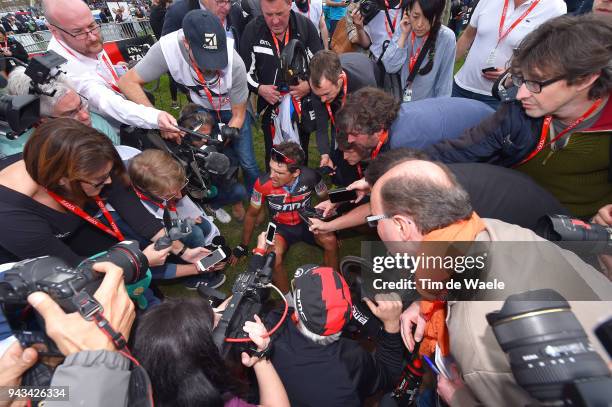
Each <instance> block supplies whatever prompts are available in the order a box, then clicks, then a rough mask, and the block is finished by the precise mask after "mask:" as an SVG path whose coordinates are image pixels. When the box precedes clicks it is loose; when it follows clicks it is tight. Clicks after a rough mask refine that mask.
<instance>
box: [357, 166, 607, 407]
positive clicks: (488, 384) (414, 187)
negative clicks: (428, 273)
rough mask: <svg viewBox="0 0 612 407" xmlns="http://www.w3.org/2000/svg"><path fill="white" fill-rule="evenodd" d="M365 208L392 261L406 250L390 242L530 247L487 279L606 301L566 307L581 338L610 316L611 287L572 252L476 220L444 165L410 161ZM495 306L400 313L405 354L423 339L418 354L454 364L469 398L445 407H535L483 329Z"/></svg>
mask: <svg viewBox="0 0 612 407" xmlns="http://www.w3.org/2000/svg"><path fill="white" fill-rule="evenodd" d="M370 205H371V209H372V215H371V216H369V217H368V222H369V224H370V225H371V226H375V227H376V229H377V231H378V235H379V236H380V238H381V239H382V240H383V241H384V242H385V245H386V246H387V248H388V249H389V250H390V252H391V253H392V254H395V253H399V254H401V253H407V251H408V250H409V248H407V247H404V246H402V245H398V244H396V243H393V242H422V243H426V242H457V241H462V242H470V241H475V242H533V246H532V250H536V251H538V253H535V252H533V253H532V252H530V251H529V252H524V253H522V255H521V257H517V256H516V255H514V256H513V257H512V260H513V262H508V259H507V258H504V256H500V253H501V252H499V251H497V252H491V256H489V258H488V259H487V262H488V269H487V272H488V275H489V278H492V277H493V276H495V277H497V278H499V279H501V280H503V281H506V282H507V284H509V285H512V286H514V287H515V288H516V289H521V291H523V290H528V289H529V290H534V289H540V288H549V289H554V290H556V291H558V292H559V293H560V294H562V295H563V296H565V297H566V298H584V299H586V298H589V299H603V300H607V301H588V302H586V301H574V302H572V308H573V310H574V312H575V314H576V315H577V317H578V319H579V320H580V322H581V323H582V324H583V325H584V326H585V328H586V330H587V331H591V329H592V327H593V326H594V324H595V322H596V321H597V319H598V318H599V317H602V316H605V315H607V313H609V310H610V302H609V300H610V299H611V298H612V283H610V281H608V280H607V278H605V277H604V276H603V275H601V273H599V272H598V271H597V270H595V269H593V268H592V267H591V266H589V265H587V264H586V263H584V262H582V261H581V260H580V259H579V258H578V257H577V256H576V255H575V254H573V253H572V252H569V251H567V250H563V249H561V248H559V247H558V246H555V245H553V244H552V243H546V241H545V240H543V239H541V238H539V237H538V236H536V235H535V234H534V233H533V232H531V231H529V230H527V229H523V228H520V227H518V226H516V225H511V224H508V223H505V222H502V221H498V220H494V219H482V218H480V217H479V216H478V214H477V213H476V212H474V211H473V209H472V206H471V203H470V199H469V196H468V194H467V192H466V191H465V190H464V189H463V188H462V187H461V186H460V185H459V184H458V183H457V180H456V179H455V177H454V176H453V175H452V173H451V172H450V171H449V170H448V169H447V168H446V167H445V166H444V165H443V164H437V163H432V162H426V161H419V160H414V161H409V162H404V163H402V164H399V165H397V166H395V167H393V168H391V169H390V170H389V171H387V172H386V173H385V174H384V175H383V176H381V177H380V178H379V179H378V180H377V181H376V183H375V184H374V186H373V188H372V195H371V201H370ZM537 242H539V243H537ZM421 247H422V249H421V250H427V249H425V248H424V247H425V246H421ZM436 247H439V246H436ZM491 247H492V246H491ZM544 247H545V248H546V249H544ZM539 250H546V252H547V253H548V255H547V256H548V257H549V258H550V259H551V260H554V262H555V263H554V264H551V263H546V262H545V261H544V257H543V256H545V255H544V252H542V253H539ZM495 253H497V254H498V255H497V256H496V255H495ZM511 263H512V264H511ZM555 265H558V266H561V267H555ZM566 266H569V267H566ZM453 271H454V270H452V269H449V270H447V273H449V274H446V273H445V274H444V275H443V277H441V281H444V280H445V278H449V277H450V276H452V275H453ZM419 272H420V270H417V278H419ZM419 292H420V293H421V294H422V295H424V296H426V297H425V298H432V297H431V296H430V295H433V294H435V293H434V292H432V291H431V290H429V289H427V288H424V289H423V288H422V289H421V290H419ZM489 295H490V293H488V292H484V291H476V292H474V293H473V297H472V298H473V299H474V300H487V299H490V298H491V297H488V296H489ZM440 305H441V306H440ZM501 305H502V302H501V301H497V302H495V301H488V302H483V301H449V302H448V303H445V302H443V303H439V302H435V301H430V300H426V299H423V300H420V301H416V302H414V303H413V304H411V305H410V306H409V308H408V309H407V310H406V311H404V313H403V315H402V336H403V338H404V341H405V343H406V345H407V347H408V349H409V350H410V351H412V350H413V349H414V345H415V342H414V341H415V339H416V340H420V339H421V338H422V341H421V344H420V349H419V352H420V353H421V354H425V355H429V356H431V355H432V353H433V352H434V350H435V348H436V347H438V348H439V350H440V352H441V353H442V355H443V356H446V355H449V354H450V355H452V356H453V357H454V359H455V360H456V361H457V364H458V366H459V370H460V371H461V374H462V375H463V379H464V380H465V382H466V383H467V385H468V387H469V388H470V390H471V391H472V393H473V397H469V396H468V395H466V394H465V393H463V395H464V396H465V397H467V398H466V399H462V400H456V401H455V402H454V403H453V402H451V405H477V404H478V403H481V404H484V405H491V406H494V405H495V406H500V405H526V404H530V403H534V402H535V401H534V400H532V399H531V398H529V397H528V395H527V393H526V391H525V390H523V389H521V388H520V387H519V386H518V385H517V384H516V382H515V381H514V379H513V377H512V373H511V371H510V364H509V363H508V361H507V359H506V357H505V355H504V354H503V351H502V350H501V348H500V347H499V345H498V344H497V341H496V340H495V336H494V335H493V334H492V332H491V328H490V327H489V325H488V323H487V319H486V317H485V315H486V314H487V313H488V312H491V311H493V310H497V309H500V308H501ZM415 324H416V333H415V334H414V335H413V333H412V329H413V328H414V325H415ZM466 327H470V329H466ZM458 396H459V395H458Z"/></svg>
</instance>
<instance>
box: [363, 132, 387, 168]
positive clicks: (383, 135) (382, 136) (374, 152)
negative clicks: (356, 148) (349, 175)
mask: <svg viewBox="0 0 612 407" xmlns="http://www.w3.org/2000/svg"><path fill="white" fill-rule="evenodd" d="M388 138H389V130H384V131H383V132H382V133H381V134H380V137H379V138H378V144H376V147H375V148H374V150H372V154H371V155H370V160H373V159H375V158H376V157H377V156H378V153H380V149H381V148H382V146H383V145H384V144H385V143H386V142H387V139H388ZM357 173H358V174H359V178H363V168H361V163H360V162H359V163H357Z"/></svg>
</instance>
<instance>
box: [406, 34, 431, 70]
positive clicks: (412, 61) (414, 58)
mask: <svg viewBox="0 0 612 407" xmlns="http://www.w3.org/2000/svg"><path fill="white" fill-rule="evenodd" d="M410 34H411V35H410V62H409V64H408V76H410V72H412V69H414V65H415V64H416V61H417V59H419V55H420V54H421V49H422V48H423V45H424V44H425V43H426V42H427V37H429V33H427V34H426V35H425V37H424V38H423V43H422V44H421V46H420V47H419V49H417V51H416V55H412V50H413V49H414V41H415V40H416V34H415V33H414V31H413V32H412V33H410Z"/></svg>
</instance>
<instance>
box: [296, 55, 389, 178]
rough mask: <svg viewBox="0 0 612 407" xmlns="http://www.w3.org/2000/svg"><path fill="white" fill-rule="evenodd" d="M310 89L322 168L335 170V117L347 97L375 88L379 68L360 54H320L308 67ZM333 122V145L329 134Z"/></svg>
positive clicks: (315, 56)
mask: <svg viewBox="0 0 612 407" xmlns="http://www.w3.org/2000/svg"><path fill="white" fill-rule="evenodd" d="M308 69H309V71H310V78H309V83H310V89H311V90H312V94H313V96H314V97H313V105H314V110H315V116H316V119H317V149H318V150H319V153H320V154H321V162H320V163H319V166H320V167H324V166H328V167H330V168H332V169H334V168H335V165H334V164H335V163H336V161H338V160H337V159H336V156H337V151H336V146H335V140H336V121H335V116H336V115H337V114H338V111H339V110H340V109H341V108H342V107H343V106H344V103H345V102H346V98H347V97H348V95H350V94H352V93H354V92H356V91H358V90H359V89H361V88H363V87H366V86H374V87H376V85H377V84H376V77H377V75H378V73H377V71H378V68H377V66H376V64H374V63H373V62H372V61H371V60H370V59H369V58H368V57H366V56H365V55H363V54H360V53H357V52H349V53H346V54H342V55H338V54H336V53H335V52H333V51H319V52H317V53H316V54H315V55H314V56H313V57H312V59H311V60H310V64H309V65H308ZM330 122H331V143H330V138H329V135H328V128H329V123H330Z"/></svg>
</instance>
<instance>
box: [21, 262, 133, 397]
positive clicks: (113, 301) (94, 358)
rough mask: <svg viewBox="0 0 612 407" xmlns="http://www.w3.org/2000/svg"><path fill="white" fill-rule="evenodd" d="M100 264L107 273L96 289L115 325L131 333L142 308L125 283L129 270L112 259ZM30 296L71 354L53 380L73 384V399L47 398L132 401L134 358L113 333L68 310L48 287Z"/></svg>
mask: <svg viewBox="0 0 612 407" xmlns="http://www.w3.org/2000/svg"><path fill="white" fill-rule="evenodd" d="M94 269H95V270H96V271H98V272H101V273H105V276H104V280H102V284H101V285H100V287H99V288H98V290H97V291H96V293H95V294H94V297H95V299H96V300H97V301H98V302H99V303H100V305H102V308H103V310H104V311H103V315H104V318H106V320H107V321H108V322H109V325H110V327H111V328H112V329H113V330H115V331H116V332H118V333H120V334H121V335H123V337H124V338H125V339H128V338H129V336H130V330H131V328H132V323H133V322H134V318H135V316H136V313H135V310H134V304H133V302H132V301H131V300H130V298H129V297H128V294H127V291H126V289H125V284H124V281H123V271H122V270H121V269H120V268H119V267H117V266H115V265H114V264H112V263H98V264H96V265H94ZM28 302H29V303H30V305H31V306H32V307H33V308H34V309H35V310H36V312H38V313H39V314H40V315H41V316H42V318H43V319H44V322H45V329H46V332H47V335H48V336H49V337H50V338H51V339H52V340H53V342H55V344H56V345H57V347H58V348H59V350H60V351H61V352H62V354H64V356H66V359H64V361H63V363H62V364H61V365H59V366H58V367H57V368H56V369H55V372H54V374H53V378H52V380H51V386H68V388H69V392H70V393H69V394H70V401H66V402H57V401H56V402H49V401H47V404H51V405H54V406H73V405H83V406H85V405H86V406H92V407H96V406H109V405H112V406H122V405H127V399H128V389H129V386H130V375H131V373H130V360H129V359H128V358H127V357H126V356H125V353H123V352H118V351H117V349H116V348H115V345H114V343H113V341H112V340H111V338H109V336H108V335H107V333H106V332H105V331H104V330H103V329H102V328H99V327H98V325H97V323H96V322H95V321H87V320H85V319H84V318H83V317H82V316H81V315H80V314H79V313H78V312H73V313H70V314H66V313H65V312H64V311H63V310H62V309H61V308H60V306H59V305H57V303H55V302H54V301H53V299H52V298H51V297H49V296H48V295H47V294H45V293H43V292H35V293H32V294H30V295H29V296H28Z"/></svg>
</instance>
